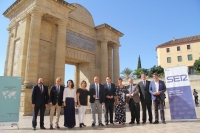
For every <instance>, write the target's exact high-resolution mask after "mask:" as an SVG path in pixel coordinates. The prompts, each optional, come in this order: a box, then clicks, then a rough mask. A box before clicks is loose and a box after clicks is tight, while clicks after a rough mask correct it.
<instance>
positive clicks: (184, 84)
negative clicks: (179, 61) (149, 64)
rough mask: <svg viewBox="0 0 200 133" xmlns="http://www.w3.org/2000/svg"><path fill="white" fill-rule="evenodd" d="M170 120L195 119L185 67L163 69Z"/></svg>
mask: <svg viewBox="0 0 200 133" xmlns="http://www.w3.org/2000/svg"><path fill="white" fill-rule="evenodd" d="M165 81H166V86H167V92H168V97H169V106H170V113H171V119H172V120H184V119H190V120H191V119H197V117H196V112H195V106H194V100H193V98H192V90H191V87H190V81H189V77H188V72H187V67H186V66H177V67H170V68H165Z"/></svg>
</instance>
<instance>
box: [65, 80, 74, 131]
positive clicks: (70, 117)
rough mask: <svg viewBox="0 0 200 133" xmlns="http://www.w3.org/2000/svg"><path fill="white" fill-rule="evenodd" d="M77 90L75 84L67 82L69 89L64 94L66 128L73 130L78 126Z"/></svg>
mask: <svg viewBox="0 0 200 133" xmlns="http://www.w3.org/2000/svg"><path fill="white" fill-rule="evenodd" d="M76 102H77V100H76V89H74V82H73V81H72V80H68V81H67V87H66V88H65V90H64V92H63V103H64V126H65V127H68V128H73V127H74V126H75V125H76V119H75V106H76Z"/></svg>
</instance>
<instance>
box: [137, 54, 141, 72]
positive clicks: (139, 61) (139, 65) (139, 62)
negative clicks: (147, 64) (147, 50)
mask: <svg viewBox="0 0 200 133" xmlns="http://www.w3.org/2000/svg"><path fill="white" fill-rule="evenodd" d="M139 68H142V65H141V60H140V55H139V57H138V66H137V69H139Z"/></svg>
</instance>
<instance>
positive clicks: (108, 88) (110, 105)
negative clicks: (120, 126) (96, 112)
mask: <svg viewBox="0 0 200 133" xmlns="http://www.w3.org/2000/svg"><path fill="white" fill-rule="evenodd" d="M104 89H105V122H106V125H108V112H109V114H110V124H113V125H114V123H113V109H114V97H115V96H116V94H115V93H116V88H115V84H113V83H111V77H109V76H107V77H106V83H105V84H104Z"/></svg>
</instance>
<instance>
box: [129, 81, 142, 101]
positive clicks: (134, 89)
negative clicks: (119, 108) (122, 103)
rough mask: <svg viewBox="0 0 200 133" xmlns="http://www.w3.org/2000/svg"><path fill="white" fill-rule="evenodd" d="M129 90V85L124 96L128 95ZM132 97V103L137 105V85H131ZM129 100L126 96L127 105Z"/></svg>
mask: <svg viewBox="0 0 200 133" xmlns="http://www.w3.org/2000/svg"><path fill="white" fill-rule="evenodd" d="M129 88H130V85H128V86H126V94H130V93H129ZM131 94H132V95H133V96H131V98H133V101H134V102H135V103H139V102H140V96H139V88H138V85H137V84H133V88H132V93H131ZM129 100H130V98H129V97H128V96H127V97H126V102H127V103H129Z"/></svg>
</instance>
